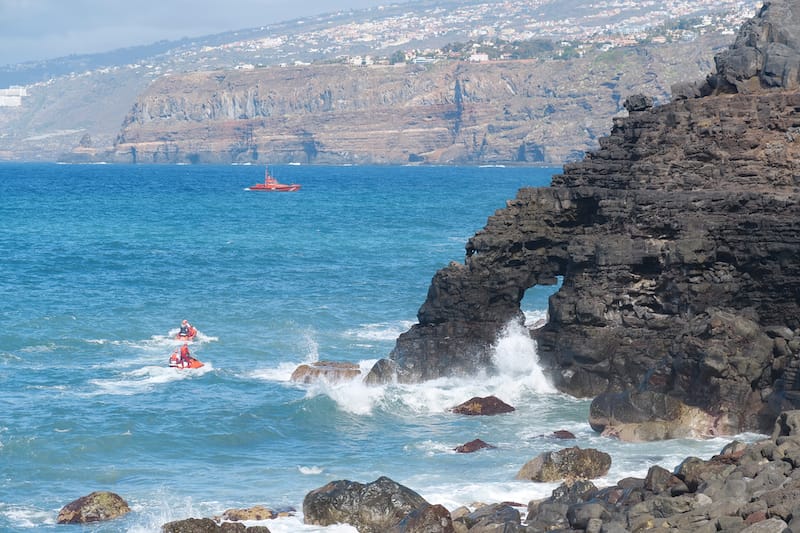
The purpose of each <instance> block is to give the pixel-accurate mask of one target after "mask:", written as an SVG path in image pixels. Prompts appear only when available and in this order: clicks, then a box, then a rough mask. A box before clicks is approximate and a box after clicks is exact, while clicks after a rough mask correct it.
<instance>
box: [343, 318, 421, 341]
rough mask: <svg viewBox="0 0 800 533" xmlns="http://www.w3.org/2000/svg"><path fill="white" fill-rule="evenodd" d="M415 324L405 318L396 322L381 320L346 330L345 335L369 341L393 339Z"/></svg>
mask: <svg viewBox="0 0 800 533" xmlns="http://www.w3.org/2000/svg"><path fill="white" fill-rule="evenodd" d="M412 325H414V323H413V322H411V321H410V320H404V321H401V322H397V323H394V324H389V323H385V322H380V323H376V324H363V325H362V326H361V327H359V328H358V329H349V330H347V331H345V336H347V337H353V338H356V339H362V340H369V341H393V340H395V339H396V338H397V337H399V336H400V334H401V333H403V332H404V331H407V330H408V329H409V328H411V326H412Z"/></svg>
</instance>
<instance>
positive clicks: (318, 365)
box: [289, 361, 361, 383]
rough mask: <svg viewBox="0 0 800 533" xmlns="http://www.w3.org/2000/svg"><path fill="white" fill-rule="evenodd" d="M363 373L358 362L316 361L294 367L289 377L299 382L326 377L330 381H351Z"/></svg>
mask: <svg viewBox="0 0 800 533" xmlns="http://www.w3.org/2000/svg"><path fill="white" fill-rule="evenodd" d="M360 375H361V369H360V368H359V366H358V365H357V364H356V363H351V362H348V361H315V362H313V363H309V364H302V365H300V366H298V367H297V368H295V369H294V372H292V375H291V377H290V378H289V379H291V380H292V381H296V382H299V383H313V382H314V381H319V380H320V379H324V380H326V381H328V382H332V383H335V382H339V381H349V380H351V379H353V378H356V377H358V376H360Z"/></svg>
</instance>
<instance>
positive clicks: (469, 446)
mask: <svg viewBox="0 0 800 533" xmlns="http://www.w3.org/2000/svg"><path fill="white" fill-rule="evenodd" d="M485 448H496V446H492V445H491V444H489V443H487V442H484V441H482V440H481V439H474V440H471V441H469V442H466V443H464V444H461V445H459V446H456V447H455V451H456V453H473V452H477V451H478V450H483V449H485Z"/></svg>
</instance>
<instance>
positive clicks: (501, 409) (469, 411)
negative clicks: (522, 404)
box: [451, 396, 515, 416]
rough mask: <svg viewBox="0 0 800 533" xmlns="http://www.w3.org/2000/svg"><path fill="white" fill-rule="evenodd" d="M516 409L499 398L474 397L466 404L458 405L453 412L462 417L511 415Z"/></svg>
mask: <svg viewBox="0 0 800 533" xmlns="http://www.w3.org/2000/svg"><path fill="white" fill-rule="evenodd" d="M514 410H515V409H514V407H512V406H510V405H508V404H507V403H506V402H504V401H503V400H501V399H500V398H498V397H497V396H486V397H480V396H474V397H472V398H470V399H469V400H467V401H466V402H464V403H461V404H459V405H456V406H455V407H453V408H452V409H451V411H452V412H454V413H457V414H460V415H486V416H489V415H499V414H504V413H511V412H513V411H514Z"/></svg>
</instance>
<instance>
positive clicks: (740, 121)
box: [370, 0, 800, 439]
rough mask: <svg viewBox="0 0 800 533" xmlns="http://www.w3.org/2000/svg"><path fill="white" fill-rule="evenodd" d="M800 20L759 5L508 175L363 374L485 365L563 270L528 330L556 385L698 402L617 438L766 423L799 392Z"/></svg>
mask: <svg viewBox="0 0 800 533" xmlns="http://www.w3.org/2000/svg"><path fill="white" fill-rule="evenodd" d="M799 29H800V3H798V2H788V1H785V0H777V1H774V2H768V3H766V4H765V6H764V8H763V9H762V10H761V12H760V13H759V14H758V16H757V17H755V18H754V19H753V20H752V21H750V22H748V23H747V24H745V26H744V27H743V28H742V30H741V32H740V34H739V37H738V38H737V41H736V45H735V46H734V47H733V48H732V49H731V50H729V51H726V52H725V53H724V54H721V55H720V56H718V59H717V63H718V65H719V67H720V72H719V74H718V75H715V76H709V78H708V79H707V80H706V81H704V82H702V83H700V84H697V85H696V86H694V89H692V90H686V88H684V89H683V90H682V92H681V93H680V94H676V98H675V99H674V100H673V101H672V102H669V103H667V104H665V105H661V106H658V107H651V103H652V101H651V100H650V99H648V98H647V97H632V98H629V99H628V101H627V103H626V107H627V109H628V111H629V114H628V116H627V117H625V118H619V119H616V120H615V123H614V127H613V129H612V131H611V133H610V134H609V135H608V136H607V137H605V138H602V139H600V148H599V150H597V151H596V152H593V153H590V154H589V155H587V156H586V158H585V159H584V160H583V161H581V162H579V163H575V164H568V165H566V166H565V167H564V172H563V174H560V175H557V176H554V177H553V180H552V184H551V186H550V187H544V188H536V189H534V188H524V189H521V190H520V191H519V192H518V193H517V197H516V198H515V199H513V200H510V201H508V202H507V205H506V207H505V208H504V209H502V210H499V211H497V212H496V213H495V214H494V215H493V216H492V217H490V218H489V220H488V222H487V224H486V227H485V228H484V229H483V230H482V231H480V232H478V233H477V234H476V235H475V236H473V237H472V238H471V239H470V240H469V241H468V242H467V244H466V257H465V261H464V263H463V264H461V263H455V262H453V263H451V264H450V265H449V266H447V267H446V268H443V269H442V270H440V271H439V272H437V273H436V274H435V276H434V277H433V280H432V282H431V286H430V288H429V290H428V293H427V298H426V300H425V302H424V303H423V304H422V306H421V307H420V309H419V312H418V314H417V318H418V321H419V323H418V324H416V325H414V326H413V327H412V328H411V329H410V330H409V331H407V332H405V333H403V334H402V335H401V336H400V337H399V338H398V339H397V342H396V345H395V348H394V350H393V351H392V353H391V354H390V358H389V359H390V361H391V363H390V364H389V363H386V362H379V363H378V364H376V365H375V367H374V369H373V370H374V372H370V376H371V378H372V379H374V380H387V379H398V380H400V381H419V380H427V379H436V378H439V377H442V376H450V375H463V374H474V373H478V372H483V371H489V372H491V371H492V369H493V363H492V354H493V349H494V348H493V347H494V345H495V342H496V340H497V337H498V335H499V334H500V332H502V331H503V329H504V328H505V326H506V324H507V323H508V322H509V321H519V322H522V320H523V317H522V313H521V311H520V302H521V300H522V298H523V296H524V294H525V291H526V290H527V289H529V288H530V287H533V286H534V285H553V284H555V283H557V282H558V277H559V276H561V277H563V283H562V284H561V287H560V289H559V290H558V292H557V293H556V294H555V295H553V296H552V297H551V298H550V300H549V310H548V315H549V321H548V323H547V324H546V325H544V326H543V327H541V328H539V329H537V330H535V331H533V332H532V335H533V336H534V337H535V339H536V342H537V351H538V354H539V357H540V360H541V362H542V364H543V365H544V366H545V370H546V373H547V374H548V376H549V377H550V378H551V379H552V381H553V383H554V384H555V386H556V387H557V388H558V389H560V390H561V391H562V392H566V393H569V394H571V395H574V396H579V397H596V396H598V395H601V394H604V393H618V392H624V391H647V392H652V393H658V394H663V395H666V396H667V397H669V398H674V399H677V400H679V401H680V402H681V403H682V404H683V405H685V406H687V407H692V408H697V409H699V410H700V411H701V412H702V413H705V414H706V415H707V417H702V416H700V417H696V416H695V415H696V414H697V413H691V412H689V411H683V412H681V413H677V414H678V415H679V416H677V417H673V418H671V419H670V418H666V419H659V420H658V421H659V422H660V424H659V426H656V427H650V428H642V429H641V431H639V430H637V429H634V428H631V427H627V428H626V429H625V431H619V432H618V434H619V435H620V436H624V435H626V434H628V433H633V434H635V438H640V439H641V438H646V439H649V438H668V437H670V436H676V435H679V434H684V433H687V432H688V433H691V432H693V431H695V432H698V433H706V432H707V433H709V434H712V433H714V432H716V433H724V434H735V433H737V432H739V431H742V430H757V431H761V432H766V431H768V430H769V427H770V426H771V424H772V422H773V420H774V419H775V417H776V416H777V415H778V413H779V412H780V411H781V410H783V409H792V408H795V407H796V406H800V380H798V369H800V298H797V295H798V294H800V261H798V257H800V189H798V183H799V182H798V179H797V176H798V175H800V167H799V166H798V161H800V112H798V109H800V92H798V68H797V66H796V65H797V63H798V57H800V54H798V48H800V39H798V38H797V36H798V35H800V31H799ZM673 414H676V412H673ZM622 422H623V423H628V422H626V421H624V420H623V421H622ZM636 423H637V424H639V423H640V422H636ZM687 423H688V425H687ZM645 434H646V435H645Z"/></svg>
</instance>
